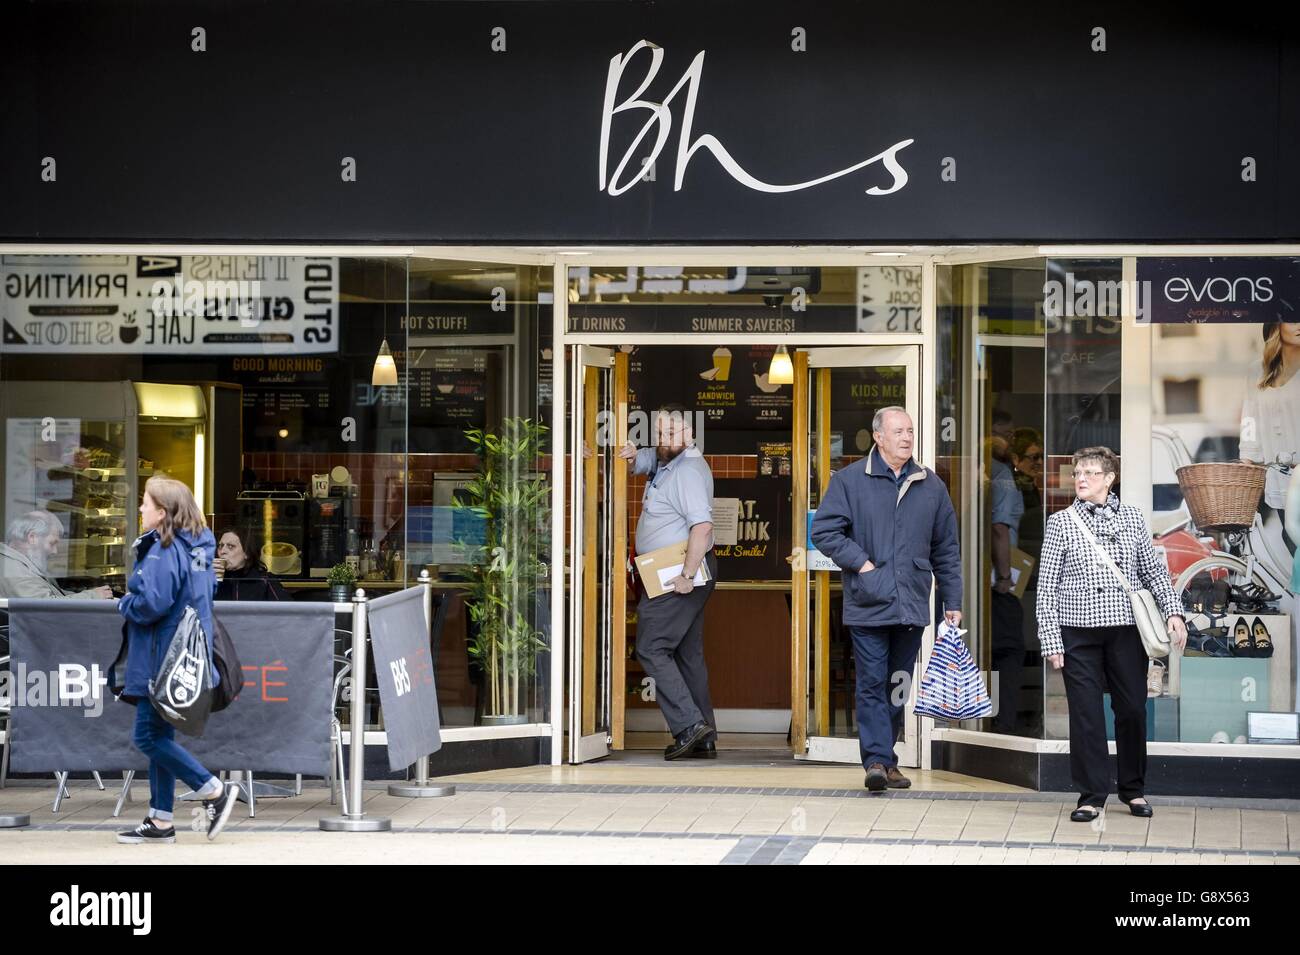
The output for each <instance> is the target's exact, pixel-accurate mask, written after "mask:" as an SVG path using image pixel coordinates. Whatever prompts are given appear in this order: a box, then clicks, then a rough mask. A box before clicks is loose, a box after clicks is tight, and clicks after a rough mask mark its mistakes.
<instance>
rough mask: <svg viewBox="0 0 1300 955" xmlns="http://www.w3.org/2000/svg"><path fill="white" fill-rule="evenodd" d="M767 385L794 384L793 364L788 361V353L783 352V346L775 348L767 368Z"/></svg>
mask: <svg viewBox="0 0 1300 955" xmlns="http://www.w3.org/2000/svg"><path fill="white" fill-rule="evenodd" d="M767 383H768V384H769V385H793V384H794V363H793V362H792V361H790V353H789V352H788V351H786V350H785V346H784V345H777V346H776V353H775V354H774V355H773V356H772V363H771V364H770V365H768V366H767Z"/></svg>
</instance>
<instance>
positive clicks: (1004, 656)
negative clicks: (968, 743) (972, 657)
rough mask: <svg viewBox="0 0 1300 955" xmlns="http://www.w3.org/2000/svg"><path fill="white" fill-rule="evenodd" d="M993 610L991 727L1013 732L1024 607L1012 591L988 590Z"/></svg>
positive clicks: (1020, 679)
mask: <svg viewBox="0 0 1300 955" xmlns="http://www.w3.org/2000/svg"><path fill="white" fill-rule="evenodd" d="M989 598H990V602H989V607H990V609H991V610H992V614H991V617H992V622H993V641H992V651H993V652H992V655H991V656H992V659H991V663H992V665H993V672H995V673H996V674H997V675H998V712H997V715H996V716H994V717H993V731H994V732H996V733H1014V732H1015V731H1016V717H1017V716H1018V714H1019V710H1020V686H1021V684H1022V683H1024V679H1025V610H1024V608H1023V607H1022V606H1021V605H1020V598H1019V597H1017V596H1016V595H1015V594H1013V593H1005V594H1000V593H998V592H997V591H996V590H994V591H992V592H991V593H990V594H989Z"/></svg>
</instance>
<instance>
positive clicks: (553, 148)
mask: <svg viewBox="0 0 1300 955" xmlns="http://www.w3.org/2000/svg"><path fill="white" fill-rule="evenodd" d="M4 21H5V29H4V30H2V31H0V82H2V83H3V89H4V98H3V104H2V105H0V241H2V242H10V243H23V244H35V243H92V242H96V243H110V242H111V243H125V244H130V245H137V246H139V245H147V244H154V243H175V244H185V243H212V242H228V243H235V244H245V245H257V244H270V243H303V244H323V245H329V244H333V243H337V244H348V245H364V244H368V243H374V244H385V243H395V242H400V243H411V244H422V245H429V246H436V245H439V244H445V245H467V244H484V245H497V246H500V245H527V244H538V245H553V246H554V245H565V244H579V243H580V244H584V245H600V244H618V245H638V244H644V245H652V244H674V245H685V244H690V245H707V244H712V243H717V244H724V243H725V244H731V245H801V244H826V245H836V244H839V245H846V246H847V245H870V244H878V245H888V244H905V245H932V244H938V245H979V244H1033V243H1093V244H1118V243H1155V244H1164V243H1207V244H1209V243H1265V242H1267V243H1283V242H1294V241H1297V240H1300V182H1297V181H1296V179H1295V177H1293V176H1289V175H1287V174H1286V169H1285V162H1286V157H1289V156H1293V155H1295V154H1297V152H1300V38H1297V37H1296V36H1295V35H1293V34H1288V33H1287V31H1286V30H1285V29H1283V28H1282V25H1281V24H1280V23H1275V22H1270V21H1269V20H1268V19H1267V18H1265V17H1249V18H1247V17H1239V18H1234V17H1231V16H1227V17H1225V16H1221V15H1220V16H1215V17H1213V18H1210V17H1208V16H1205V17H1198V16H1197V15H1196V14H1194V13H1192V12H1190V11H1189V10H1188V8H1186V7H1185V6H1179V5H1173V4H1157V5H1144V6H1140V7H1139V6H1138V5H1132V4H1103V5H1090V6H1089V7H1087V8H1086V9H1084V8H1068V9H1067V8H1056V7H1044V6H1041V5H1038V4H1030V3H1021V4H1011V5H1000V6H998V7H997V8H996V9H993V8H988V7H982V6H979V5H969V4H958V3H941V4H939V5H937V6H935V5H931V6H929V7H927V8H926V9H925V10H924V11H923V12H920V11H918V10H916V9H915V8H906V7H896V8H881V7H879V6H877V5H867V4H859V3H849V2H828V3H820V4H817V5H816V6H810V5H808V4H795V3H788V2H787V3H774V2H755V3H747V4H736V3H727V2H717V0H713V2H655V3H649V2H623V0H609V2H560V0H557V2H550V0H544V2H536V3H495V2H483V3H470V2H428V3H405V2H374V3H365V4H362V3H359V2H339V0H325V2H316V3H311V4H306V3H274V4H272V3H264V2H243V0H234V2H230V0H223V2H211V0H209V2H196V3H189V4H185V5H183V6H182V5H175V4H167V3H163V2H147V0H126V2H121V3H116V4H111V5H108V4H95V3H91V2H87V0H39V2H36V0H22V2H18V3H15V4H11V5H10V6H8V7H7V8H6V10H5V13H4ZM196 29H201V30H202V31H203V42H204V44H205V47H206V48H205V50H204V51H203V52H198V51H196V50H195V49H194V46H195V42H196V41H195V39H194V38H195V32H194V31H195V30H196ZM799 31H802V37H803V40H804V45H805V47H806V48H805V49H804V50H802V51H796V50H795V49H793V45H795V39H796V34H797V33H798V32H799ZM1099 31H1101V32H1100V33H1099ZM642 41H648V43H649V44H653V46H652V47H651V46H645V45H644V44H642ZM1103 44H1104V49H1101V48H1100V47H1101V45H1103ZM503 46H504V48H502V47H503ZM633 51H635V52H633ZM660 54H662V61H661V62H660V63H659V68H658V70H657V72H656V75H655V76H654V77H653V79H652V80H651V81H650V82H649V83H648V84H647V87H646V89H645V92H644V93H643V94H641V96H640V99H641V100H643V101H644V102H643V103H633V102H632V100H633V99H635V98H636V97H635V96H634V91H635V90H636V89H637V87H638V85H639V84H640V83H641V82H642V81H643V80H645V79H647V76H648V74H649V72H650V70H651V69H652V65H653V63H654V62H655V58H656V57H657V56H659V55H660ZM615 58H618V59H617V60H616V59H615ZM612 76H613V77H614V78H616V79H618V80H619V81H620V82H619V83H618V85H617V87H616V88H615V89H614V92H613V94H612V95H611V94H609V93H608V89H609V84H610V81H611V77H612ZM1229 80H1230V81H1229ZM674 88H676V92H675V93H674V92H673V90H674ZM691 94H694V104H693V108H692V107H691V104H690V103H689V102H688V99H689V97H690V96H691ZM648 104H660V105H662V107H663V111H662V113H661V114H660V116H659V118H658V119H656V120H654V121H653V122H652V125H651V128H650V130H649V132H648V135H647V138H646V140H645V141H643V142H642V143H641V145H640V146H639V147H637V148H633V140H634V137H635V136H636V135H637V133H638V131H639V130H640V129H641V128H642V126H643V124H645V123H646V122H647V119H649V118H650V117H651V116H652V115H653V114H652V111H651V110H650V109H649V108H647V105H648ZM619 107H627V108H623V109H620V108H619ZM688 124H689V128H687V126H688ZM661 128H663V131H664V139H663V143H662V145H661V146H660V147H659V148H658V149H657V150H654V147H653V146H652V145H651V144H653V143H654V142H655V141H656V137H657V134H658V133H659V132H660V130H661ZM652 151H653V155H651V153H652ZM642 158H649V159H653V171H654V178H653V181H635V172H636V170H637V167H638V166H639V165H640V160H641V159H642ZM625 159H626V160H627V163H626V164H625V166H624V168H623V170H622V172H621V174H620V173H619V169H618V167H619V165H620V164H621V163H623V162H624V160H625ZM345 169H354V170H355V176H354V177H353V178H350V179H349V178H346V177H345V176H344V170H345ZM51 174H53V176H52V178H51ZM819 180H825V181H819ZM792 186H794V187H798V188H789V187H792ZM613 193H618V194H613ZM544 742H545V741H541V742H539V741H537V740H533V739H529V740H502V741H485V744H490V745H497V744H500V745H503V746H507V747H513V748H514V750H512V752H511V753H510V754H509V755H507V756H505V758H506V759H508V760H509V761H510V762H513V763H514V764H519V763H520V762H534V761H544V759H545V753H544V750H545V748H546V747H545V746H544V745H543V744H544ZM480 749H481V747H480ZM503 755H504V754H503ZM933 756H934V765H935V767H936V768H949V769H953V770H957V771H965V772H978V773H979V774H982V775H992V776H994V777H996V778H1003V779H1006V780H1007V781H1011V782H1017V783H1020V784H1023V785H1028V786H1031V787H1033V788H1048V789H1063V788H1068V782H1069V780H1068V768H1067V767H1065V764H1064V762H1063V760H1064V756H1063V755H1062V754H1048V753H1037V752H1015V751H1010V750H1002V751H999V752H998V754H995V753H994V752H993V748H992V747H987V746H968V745H966V744H964V743H956V742H950V741H937V742H935V743H934V744H933ZM480 758H488V759H491V758H492V757H491V756H490V755H487V756H485V755H484V754H483V753H477V754H476V755H475V756H474V758H473V759H470V760H469V762H468V763H466V764H465V766H464V767H463V768H479V767H478V764H479V761H480ZM1168 760H1169V764H1168V772H1160V771H1159V770H1161V769H1164V768H1165V767H1163V766H1161V765H1160V760H1155V759H1153V761H1152V770H1153V773H1152V777H1153V784H1154V785H1153V789H1152V791H1153V792H1157V793H1158V792H1160V791H1161V790H1160V789H1159V788H1158V787H1159V786H1160V785H1162V780H1163V781H1165V782H1166V783H1167V785H1168V786H1169V787H1170V788H1169V789H1168V790H1167V791H1169V792H1178V793H1181V792H1191V791H1196V792H1201V793H1204V792H1207V791H1213V792H1214V793H1215V794H1224V795H1228V794H1239V795H1240V794H1249V795H1261V796H1263V795H1280V794H1283V793H1288V794H1289V793H1293V792H1294V791H1296V790H1297V789H1298V788H1300V760H1267V761H1265V760H1242V761H1241V764H1242V765H1241V766H1240V767H1233V768H1232V771H1230V772H1228V771H1225V767H1224V761H1223V760H1219V759H1215V758H1212V757H1196V756H1186V757H1169V758H1168ZM1265 764H1267V765H1265ZM485 765H486V764H485ZM497 765H500V763H497ZM435 768H436V767H435ZM455 768H462V767H460V766H457V767H455ZM451 769H452V767H446V768H444V771H451ZM1238 769H1241V770H1243V771H1241V772H1239V771H1237V770H1238ZM377 775H382V772H380V773H377Z"/></svg>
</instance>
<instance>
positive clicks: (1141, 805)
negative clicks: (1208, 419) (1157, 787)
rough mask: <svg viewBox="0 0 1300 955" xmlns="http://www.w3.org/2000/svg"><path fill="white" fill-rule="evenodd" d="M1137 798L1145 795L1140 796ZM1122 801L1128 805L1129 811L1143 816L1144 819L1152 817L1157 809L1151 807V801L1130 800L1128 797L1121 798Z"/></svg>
mask: <svg viewBox="0 0 1300 955" xmlns="http://www.w3.org/2000/svg"><path fill="white" fill-rule="evenodd" d="M1137 798H1145V797H1141V796H1139V797H1137ZM1120 802H1122V803H1123V804H1124V805H1126V806H1128V811H1129V812H1131V813H1132V814H1133V815H1135V816H1141V817H1142V818H1143V819H1150V818H1151V817H1152V816H1154V815H1155V814H1156V811H1155V810H1154V809H1152V808H1151V803H1149V802H1129V801H1128V800H1127V799H1121V800H1120Z"/></svg>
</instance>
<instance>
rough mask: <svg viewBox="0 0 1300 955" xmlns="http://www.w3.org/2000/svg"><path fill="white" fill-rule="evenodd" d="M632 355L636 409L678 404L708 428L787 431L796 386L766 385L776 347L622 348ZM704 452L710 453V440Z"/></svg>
mask: <svg viewBox="0 0 1300 955" xmlns="http://www.w3.org/2000/svg"><path fill="white" fill-rule="evenodd" d="M621 347H622V348H623V349H624V350H625V351H628V352H629V356H628V386H629V389H630V391H631V394H630V396H629V398H630V403H631V406H632V409H633V410H634V411H637V410H640V411H645V412H650V411H653V410H655V409H657V408H660V407H662V406H663V405H665V404H670V403H678V404H682V405H684V406H686V407H687V408H689V409H691V410H692V411H696V412H699V413H701V414H702V415H703V419H704V426H705V428H706V429H707V428H716V429H718V430H724V431H767V430H772V431H780V430H785V431H789V429H790V427H791V422H792V420H793V417H792V410H793V400H794V398H793V392H794V388H793V386H792V385H774V384H772V383H771V382H769V381H768V380H767V370H768V366H769V365H770V364H771V362H772V353H773V352H774V351H775V350H776V346H774V345H752V346H751V345H740V344H736V345H719V346H713V345H685V346H672V347H667V348H665V347H656V346H653V345H649V346H633V345H625V346H621ZM703 443H704V446H705V448H706V449H707V447H708V438H707V434H706V436H705V440H704V442H703Z"/></svg>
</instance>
